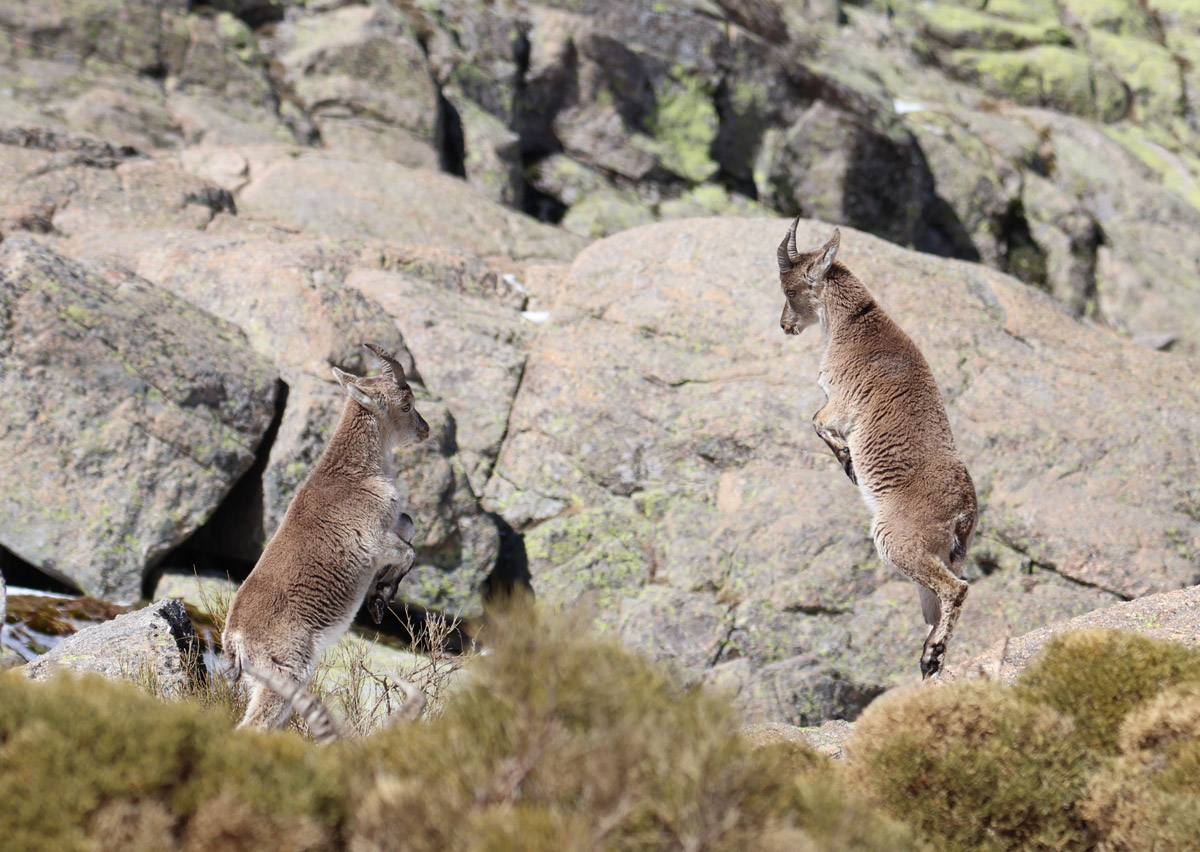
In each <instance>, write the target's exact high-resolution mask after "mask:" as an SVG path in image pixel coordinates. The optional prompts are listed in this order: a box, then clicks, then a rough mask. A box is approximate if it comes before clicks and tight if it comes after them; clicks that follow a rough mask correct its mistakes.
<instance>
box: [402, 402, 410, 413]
mask: <svg viewBox="0 0 1200 852" xmlns="http://www.w3.org/2000/svg"><path fill="white" fill-rule="evenodd" d="M400 410H401V411H404V412H409V411H412V403H405V404H404V405H402V406H400Z"/></svg>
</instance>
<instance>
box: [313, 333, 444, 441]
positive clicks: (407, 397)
mask: <svg viewBox="0 0 1200 852" xmlns="http://www.w3.org/2000/svg"><path fill="white" fill-rule="evenodd" d="M363 346H365V347H366V348H367V349H368V350H370V351H371V353H372V354H374V355H375V357H376V358H378V359H379V360H380V361H381V362H382V363H383V369H381V370H380V371H379V375H378V376H365V377H363V378H359V377H358V376H352V375H350V374H349V373H345V372H342V371H341V370H339V369H338V368H337V367H334V368H333V375H334V377H335V378H336V379H337V380H338V384H340V385H341V386H342V387H343V388H345V389H346V393H347V394H349V395H350V398H351V399H353V400H354V401H355V402H357V403H358V404H359V405H361V406H362V407H363V408H365V409H366V410H367V411H369V412H371V413H372V414H374V415H375V417H376V418H377V419H378V420H379V424H380V426H381V427H383V429H384V430H385V432H386V433H387V434H389V436H390V437H391V439H392V441H393V442H394V443H395V444H396V445H397V446H402V445H404V444H415V443H418V442H420V441H424V440H425V439H426V438H428V437H429V424H428V423H426V422H425V418H424V417H422V416H421V414H420V412H418V411H417V409H416V406H415V405H414V403H413V392H412V388H410V387H409V386H408V382H407V381H406V380H405V378H404V368H403V367H401V366H400V362H399V361H397V360H396V359H395V357H394V356H392V355H391V354H389V353H388V352H385V351H384V350H383V349H381V348H380V347H378V346H376V345H375V344H373V343H364V344H363Z"/></svg>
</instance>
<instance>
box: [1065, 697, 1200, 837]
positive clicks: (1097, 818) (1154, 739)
mask: <svg viewBox="0 0 1200 852" xmlns="http://www.w3.org/2000/svg"><path fill="white" fill-rule="evenodd" d="M1120 747H1121V757H1120V758H1119V759H1117V760H1116V761H1115V762H1114V763H1113V764H1112V765H1111V766H1108V767H1106V768H1105V769H1104V770H1102V771H1101V772H1099V773H1097V775H1096V777H1095V778H1094V780H1093V781H1092V783H1091V785H1090V787H1089V790H1088V796H1087V799H1086V800H1085V802H1084V803H1083V806H1082V810H1083V813H1084V815H1085V816H1086V817H1087V819H1088V821H1089V822H1090V823H1091V824H1092V826H1093V828H1094V829H1095V831H1096V835H1097V837H1098V838H1099V840H1100V845H1101V847H1102V848H1103V849H1106V850H1110V852H1140V850H1143V849H1154V850H1158V852H1184V850H1191V849H1195V848H1196V843H1197V838H1200V684H1189V685H1185V686H1181V687H1176V688H1175V689H1172V690H1169V691H1167V692H1166V693H1164V694H1162V695H1160V696H1159V697H1158V698H1155V699H1154V700H1152V701H1150V702H1148V703H1147V704H1146V705H1145V706H1143V707H1141V708H1140V709H1138V710H1136V711H1134V712H1133V713H1132V714H1130V716H1129V717H1128V718H1127V719H1126V720H1125V722H1124V724H1123V725H1122V726H1121V733H1120Z"/></svg>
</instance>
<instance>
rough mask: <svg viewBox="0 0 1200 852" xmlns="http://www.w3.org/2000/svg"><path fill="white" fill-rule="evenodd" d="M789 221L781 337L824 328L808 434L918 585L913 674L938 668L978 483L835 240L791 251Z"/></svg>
mask: <svg viewBox="0 0 1200 852" xmlns="http://www.w3.org/2000/svg"><path fill="white" fill-rule="evenodd" d="M799 221H800V220H799V218H798V217H797V219H796V220H795V221H793V222H792V226H791V227H790V228H789V229H788V232H787V235H786V236H785V237H784V238H783V242H781V243H780V244H779V250H778V252H777V253H776V254H777V257H778V260H779V277H780V284H781V286H782V288H783V294H784V298H785V301H784V305H783V316H782V318H781V319H780V321H779V325H780V326H781V327H782V328H783V330H784V332H785V333H786V334H799V333H800V332H801V331H803V330H804V329H806V328H808V327H809V326H811V325H814V324H817V325H820V327H821V335H822V342H823V344H824V347H825V351H824V354H823V355H822V357H821V367H820V373H819V375H818V376H817V382H818V384H820V386H821V389H822V390H823V391H825V399H826V401H825V404H824V405H823V406H822V407H821V409H820V410H819V411H817V413H816V414H815V415H814V416H813V426H814V428H815V429H816V432H817V435H819V436H820V437H821V440H823V441H824V442H825V443H826V444H827V445H828V446H829V449H831V450H832V451H833V454H834V456H835V457H836V458H837V460H838V462H839V463H840V464H841V465H842V468H843V469H844V470H845V471H846V475H847V476H848V477H850V481H851V482H852V483H854V484H855V485H857V486H858V490H859V492H860V493H861V494H862V498H863V500H864V501H865V502H866V504H867V507H868V508H869V509H871V510H872V511H873V512H874V513H875V516H874V518H873V520H872V522H871V537H872V538H873V539H874V541H875V549H876V551H878V553H879V557H880V558H881V559H882V560H883V561H884V563H886V564H887V565H888V566H890V567H892V568H895V569H897V570H899V571H900V573H902V574H904V575H905V576H906V577H908V578H909V579H911V580H914V581H916V582H917V583H918V584H919V585H920V597H921V610H922V612H923V614H924V616H925V623H926V624H928V625H929V633H928V635H927V637H926V639H925V646H924V648H923V649H922V651H921V675H922V677H929V676H930V675H933V674H937V673H938V672H940V671H941V670H942V666H943V665H944V663H945V658H946V645H947V644H948V643H949V641H950V636H951V634H952V633H953V632H954V626H955V624H956V623H957V622H958V617H959V614H960V612H961V611H962V605H963V601H964V600H966V597H967V584H966V582H965V581H963V580H962V579H960V578H959V574H960V573H961V571H962V566H963V561H964V560H965V558H966V554H967V549H968V548H969V547H970V546H971V539H972V538H973V537H974V534H975V521H976V517H977V507H976V502H975V484H974V483H973V482H972V481H971V475H970V474H969V473H967V468H966V466H965V465H964V464H963V461H962V458H961V457H960V456H959V454H958V450H957V449H956V448H955V446H954V436H953V435H952V434H951V433H950V422H949V420H948V419H947V417H946V409H945V408H944V407H943V405H942V400H941V396H940V395H939V394H938V388H937V383H936V382H935V381H934V378H933V373H932V371H930V369H929V364H928V363H926V361H925V358H924V356H922V355H921V352H920V350H918V349H917V347H916V344H914V343H913V342H912V340H911V339H910V338H909V336H908V335H907V334H905V333H904V332H903V331H902V330H901V329H900V327H899V326H898V325H896V323H894V322H893V321H892V320H891V318H890V317H888V315H887V314H885V313H884V312H883V308H881V307H880V306H879V304H878V303H877V302H876V301H875V299H874V298H873V297H872V296H871V294H870V293H869V292H868V291H867V288H866V287H864V286H863V283H862V282H861V281H860V280H859V279H858V277H857V276H856V275H855V274H854V273H853V272H851V271H850V270H849V269H847V268H846V267H845V266H844V265H842V264H841V263H840V262H838V261H837V260H836V259H835V258H836V255H837V250H838V245H839V243H840V241H841V234H840V232H839V231H837V230H836V229H835V230H834V232H833V237H832V238H830V240H829V242H827V243H826V244H825V245H823V246H822V247H821V248H819V249H817V250H816V251H811V252H803V253H801V252H797V251H796V225H797V224H798V223H799Z"/></svg>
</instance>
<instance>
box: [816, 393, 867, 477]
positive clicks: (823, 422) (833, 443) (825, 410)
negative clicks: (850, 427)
mask: <svg viewBox="0 0 1200 852" xmlns="http://www.w3.org/2000/svg"><path fill="white" fill-rule="evenodd" d="M831 414H832V412H831V411H830V404H829V403H828V402H826V403H825V404H824V405H823V406H821V409H820V411H818V412H817V413H816V414H814V415H813V429H814V430H816V433H817V436H818V437H819V438H820V439H821V440H822V441H824V442H825V444H826V446H828V447H829V449H831V450H833V455H834V458H836V459H837V460H838V463H839V464H840V465H841V466H842V470H844V471H846V476H848V477H850V481H851V482H853V483H854V484H855V485H858V477H857V476H855V474H854V463H853V462H852V461H851V460H850V445H849V444H847V443H846V439H845V438H843V437H842V434H841V433H840V432H838V431H837V430H835V429H834V428H833V427H832V426H830V425H829V421H830V420H831V419H834V418H833V417H831Z"/></svg>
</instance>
